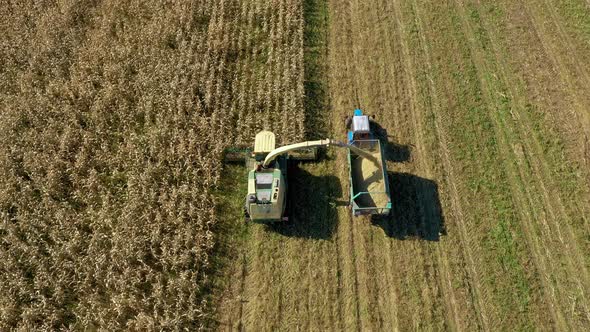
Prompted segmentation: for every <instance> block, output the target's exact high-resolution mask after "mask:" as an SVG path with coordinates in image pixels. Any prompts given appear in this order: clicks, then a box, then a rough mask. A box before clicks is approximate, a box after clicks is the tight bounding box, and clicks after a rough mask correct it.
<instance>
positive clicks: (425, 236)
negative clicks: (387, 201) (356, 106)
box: [371, 121, 446, 241]
mask: <svg viewBox="0 0 590 332" xmlns="http://www.w3.org/2000/svg"><path fill="white" fill-rule="evenodd" d="M371 126H372V128H371V129H372V131H373V133H375V136H376V137H377V138H378V139H379V140H381V142H382V143H383V146H384V156H385V159H386V160H387V161H391V162H394V163H402V162H407V161H410V160H411V154H412V147H411V146H409V145H401V144H397V143H393V142H390V141H389V139H390V138H391V136H390V135H388V134H387V130H386V129H385V128H383V127H381V126H380V125H379V124H378V123H376V122H374V121H371ZM387 175H388V178H389V189H390V191H391V205H392V209H391V213H390V215H388V216H385V217H378V216H374V217H373V218H372V222H373V223H374V224H375V225H377V226H379V227H381V228H383V230H384V232H385V234H387V235H388V236H390V237H394V238H397V239H400V240H404V239H409V238H410V239H411V238H413V239H416V238H418V239H422V240H427V241H438V240H439V239H440V236H441V235H445V234H446V230H445V227H444V217H443V213H442V207H441V204H440V198H439V194H438V185H437V184H436V182H434V181H432V180H428V179H424V178H421V177H419V176H416V175H413V174H409V173H399V172H388V173H387Z"/></svg>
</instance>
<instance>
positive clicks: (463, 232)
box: [412, 1, 490, 331]
mask: <svg viewBox="0 0 590 332" xmlns="http://www.w3.org/2000/svg"><path fill="white" fill-rule="evenodd" d="M412 7H413V10H414V12H415V13H416V24H417V26H418V34H419V38H420V41H421V46H422V51H423V52H424V54H425V56H426V63H425V66H426V68H427V71H428V73H431V72H432V56H431V54H430V50H429V47H428V43H427V41H426V36H425V35H424V33H423V31H425V30H424V24H423V22H422V19H421V16H422V15H421V13H420V10H419V5H418V3H417V2H416V1H413V2H412ZM427 75H428V81H429V83H430V84H429V88H430V93H431V95H432V96H433V97H434V98H433V100H438V99H439V92H438V91H437V88H436V86H435V84H434V79H433V77H432V76H431V74H427ZM433 107H435V108H438V109H440V106H439V105H437V104H434V105H433ZM434 126H435V131H436V133H437V137H438V138H439V140H438V141H439V142H440V145H439V147H440V151H441V156H442V162H443V166H444V169H445V170H446V174H447V175H448V183H449V195H450V205H451V207H452V210H453V211H454V214H455V216H456V220H457V226H458V228H459V236H460V238H461V243H462V246H463V248H464V252H465V258H466V259H467V264H468V273H469V278H470V280H471V282H472V283H473V285H472V287H471V291H472V292H473V294H474V304H475V307H476V311H477V314H478V315H477V317H478V321H479V324H478V325H479V326H480V327H482V328H483V329H484V330H487V331H489V330H490V325H489V318H488V316H487V313H486V310H487V309H486V307H485V304H484V302H483V299H482V297H481V295H480V294H479V293H480V291H479V290H480V289H481V282H480V280H479V276H478V272H477V269H476V266H477V265H476V263H475V260H474V258H473V251H472V249H471V248H470V247H469V242H468V241H467V238H468V235H467V233H468V232H467V229H466V226H465V217H464V213H463V208H462V206H461V202H460V198H459V192H458V189H457V187H456V185H455V183H456V182H457V180H456V179H457V177H456V176H455V170H454V169H453V166H452V162H451V157H450V152H449V151H448V148H447V146H448V141H449V140H448V138H447V136H446V135H447V134H446V133H445V132H444V130H443V129H442V128H444V127H443V125H442V124H441V123H440V118H439V117H435V120H434Z"/></svg>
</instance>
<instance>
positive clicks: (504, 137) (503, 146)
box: [455, 1, 565, 327]
mask: <svg viewBox="0 0 590 332" xmlns="http://www.w3.org/2000/svg"><path fill="white" fill-rule="evenodd" d="M455 5H456V7H457V8H458V9H459V13H460V17H461V20H462V26H463V27H464V29H465V32H464V33H465V35H467V36H471V37H470V38H468V40H469V43H470V49H471V53H472V54H473V59H474V63H475V64H476V67H477V68H478V77H479V79H480V82H481V85H482V87H483V88H484V89H485V90H488V91H487V93H485V97H484V98H486V104H489V105H493V104H494V103H493V101H492V100H491V99H490V97H489V94H490V91H489V87H488V85H487V84H486V82H485V80H484V79H483V78H482V76H481V72H482V71H484V72H490V71H489V70H486V68H485V65H484V64H483V61H484V60H483V59H482V58H481V56H479V55H478V54H477V52H476V50H475V49H476V46H475V45H474V41H473V38H474V37H473V36H475V34H474V31H473V28H472V27H471V25H470V23H469V21H468V20H467V19H466V18H465V15H466V14H465V10H464V8H463V6H462V5H461V4H460V3H458V2H457V1H455ZM482 68H483V69H482ZM494 121H495V122H496V127H497V128H498V129H496V130H497V131H498V130H501V125H499V124H498V122H499V120H498V119H497V118H495V117H494ZM496 136H497V137H499V138H500V140H501V141H500V143H501V144H500V147H501V149H502V154H503V155H510V154H511V151H509V150H507V149H506V147H507V146H508V143H507V134H506V133H505V132H502V133H501V134H500V135H498V134H497V135H496ZM510 182H511V184H512V185H511V187H512V188H513V190H514V185H513V182H514V181H510ZM513 197H514V198H515V199H516V201H517V203H519V204H520V205H521V206H520V208H519V209H518V210H519V212H521V213H520V214H521V218H523V219H524V220H528V221H529V222H531V220H530V218H527V217H528V214H522V212H523V211H528V209H527V206H526V205H523V204H524V203H523V201H522V199H520V197H521V193H514V194H513ZM524 233H525V237H526V238H527V239H528V238H529V237H530V236H529V234H530V232H528V231H527V230H526V229H525V231H524ZM531 249H532V250H534V251H536V252H537V255H536V256H537V257H539V258H541V259H543V258H545V256H544V255H543V254H542V253H541V252H540V251H539V249H538V248H537V247H533V248H531ZM541 271H545V270H541ZM544 275H547V274H546V273H545V274H544ZM546 286H547V285H546ZM553 300H554V301H555V298H554V299H553ZM552 314H553V316H554V317H555V318H557V320H556V322H557V323H559V324H560V325H561V324H565V321H564V320H563V315H562V314H561V313H560V312H557V313H555V312H552ZM562 327H563V325H562Z"/></svg>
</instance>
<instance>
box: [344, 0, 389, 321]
mask: <svg viewBox="0 0 590 332" xmlns="http://www.w3.org/2000/svg"><path fill="white" fill-rule="evenodd" d="M351 8H352V13H353V14H351V15H354V16H355V17H357V18H356V19H353V20H352V22H354V26H353V29H352V30H353V31H354V33H355V34H354V35H353V38H354V40H355V41H354V45H355V46H354V47H353V53H354V57H353V63H354V64H355V69H356V73H357V75H356V76H354V81H355V90H356V91H357V92H356V93H355V94H356V97H358V98H359V99H360V100H359V101H357V103H359V104H358V105H354V106H355V107H368V108H367V109H366V110H365V111H369V112H371V113H373V114H374V113H375V112H376V111H378V109H377V108H374V107H369V106H368V105H369V104H371V103H373V101H374V98H368V97H367V94H366V91H365V89H364V87H366V86H368V85H370V83H369V82H368V80H369V79H370V81H371V83H374V82H375V79H376V78H377V77H380V75H379V74H378V73H375V70H374V67H376V66H377V64H376V63H375V61H376V59H381V57H375V56H374V54H375V53H376V52H377V50H376V48H377V47H380V46H382V43H375V42H374V39H377V40H379V39H383V38H382V37H383V36H382V35H381V34H379V33H378V32H377V31H374V25H373V24H371V23H370V21H372V19H367V18H373V17H374V16H375V13H376V12H377V11H376V10H375V9H376V8H375V7H374V6H373V5H369V6H368V7H367V4H366V3H362V2H359V1H351ZM367 33H370V34H367ZM367 45H370V46H369V47H367ZM367 63H368V65H367ZM372 73H375V76H373V75H372ZM374 87H375V88H377V87H380V88H381V90H382V93H384V95H383V97H386V96H388V93H387V92H385V91H383V89H382V88H383V84H376V85H374ZM392 100H393V99H392ZM352 110H353V108H350V109H348V110H345V111H347V113H348V114H347V115H350V113H351V112H352ZM379 118H380V119H381V118H384V117H379ZM348 214H350V212H348ZM350 218H351V222H352V223H353V224H354V226H355V227H354V230H353V231H354V232H355V233H356V235H355V239H357V240H356V241H355V242H356V244H357V247H356V248H357V249H355V250H356V251H357V252H358V253H359V258H360V259H359V262H360V264H359V266H358V271H359V273H360V278H359V283H360V294H361V296H364V299H361V301H360V303H361V304H362V306H361V312H363V313H365V315H363V316H362V322H363V324H364V325H363V326H365V328H366V329H386V330H396V329H399V324H398V321H397V304H396V303H395V302H391V301H392V299H394V300H395V299H397V298H398V297H397V296H396V295H395V294H392V292H395V286H394V285H395V281H396V280H393V279H392V277H391V274H390V273H389V272H388V271H386V272H385V273H383V268H382V265H383V264H384V265H386V266H387V265H389V266H393V263H392V262H391V257H390V255H388V254H387V253H388V252H389V251H386V252H384V251H383V249H381V250H376V249H377V248H376V247H377V243H379V242H380V241H381V240H385V243H384V244H385V245H386V246H387V247H388V248H390V243H389V241H388V240H387V239H384V238H383V234H381V233H378V232H376V229H374V227H373V226H372V225H370V224H369V221H368V220H367V218H352V217H350ZM384 253H385V255H383V254H384ZM383 256H385V257H383ZM384 281H386V282H384ZM384 294H389V296H386V297H384V296H383V295H384Z"/></svg>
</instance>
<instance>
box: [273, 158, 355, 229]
mask: <svg viewBox="0 0 590 332" xmlns="http://www.w3.org/2000/svg"><path fill="white" fill-rule="evenodd" d="M287 195H288V197H287V199H288V202H289V203H288V204H289V206H288V208H287V210H288V215H289V221H288V222H283V223H277V224H273V225H269V226H268V229H269V230H271V231H273V232H276V233H279V234H281V235H284V236H288V237H300V238H309V239H325V240H327V239H330V238H332V235H333V234H334V232H335V231H336V225H337V222H338V215H337V211H336V207H337V206H339V205H342V204H348V202H342V201H338V198H340V197H342V186H341V185H340V179H339V178H338V177H336V176H334V175H322V176H316V175H313V174H311V173H309V172H308V171H306V170H305V169H303V168H300V167H298V166H294V167H290V168H289V191H288V193H287Z"/></svg>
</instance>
